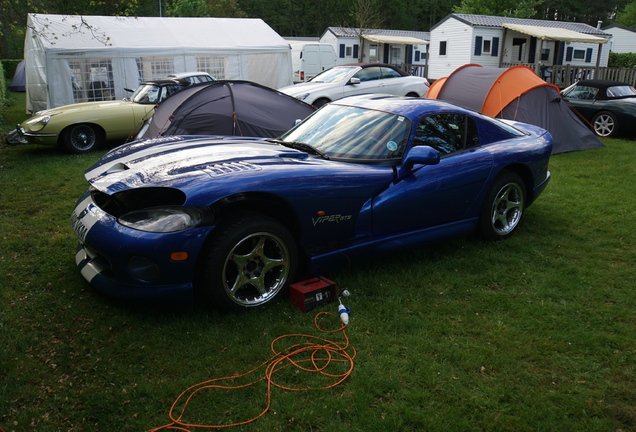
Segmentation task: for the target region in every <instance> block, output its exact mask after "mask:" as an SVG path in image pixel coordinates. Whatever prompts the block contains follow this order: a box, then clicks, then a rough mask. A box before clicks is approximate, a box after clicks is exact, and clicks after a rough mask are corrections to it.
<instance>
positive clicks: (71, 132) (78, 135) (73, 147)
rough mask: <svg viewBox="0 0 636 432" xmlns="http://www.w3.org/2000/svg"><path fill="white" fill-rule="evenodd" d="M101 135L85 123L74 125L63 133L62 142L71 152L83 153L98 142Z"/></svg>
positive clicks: (93, 147)
mask: <svg viewBox="0 0 636 432" xmlns="http://www.w3.org/2000/svg"><path fill="white" fill-rule="evenodd" d="M100 140H101V137H100V135H99V133H98V132H97V131H96V130H95V128H94V127H92V126H90V125H87V124H79V125H74V126H71V127H70V128H68V129H67V130H66V132H65V134H64V144H65V145H66V148H67V150H69V151H70V152H71V153H85V152H88V151H91V150H93V149H95V148H96V147H97V146H98V145H99V144H100Z"/></svg>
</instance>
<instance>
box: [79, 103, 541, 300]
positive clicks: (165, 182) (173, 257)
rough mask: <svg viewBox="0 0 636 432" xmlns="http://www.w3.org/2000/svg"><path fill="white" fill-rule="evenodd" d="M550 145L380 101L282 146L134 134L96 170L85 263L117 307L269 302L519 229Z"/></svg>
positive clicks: (323, 120)
mask: <svg viewBox="0 0 636 432" xmlns="http://www.w3.org/2000/svg"><path fill="white" fill-rule="evenodd" d="M551 148H552V137H551V136H550V134H549V133H548V132H547V131H545V130H543V129H541V128H538V127H536V126H531V125H527V124H522V123H516V122H507V123H504V122H502V121H499V120H495V119H492V118H490V117H486V116H484V115H481V114H479V113H477V112H473V111H470V110H466V109H464V108H461V107H458V106H455V105H451V104H448V103H445V102H442V101H435V100H428V99H419V98H405V97H393V96H380V95H368V96H354V97H350V98H345V99H341V100H339V101H336V102H333V103H331V104H328V105H325V106H324V107H322V108H321V109H320V110H318V111H316V112H314V113H313V114H312V115H310V116H309V117H308V118H306V119H305V120H304V121H303V122H301V123H299V124H298V125H297V126H295V127H294V128H293V129H291V130H290V131H289V132H287V133H285V134H284V135H283V136H281V137H279V138H278V139H256V138H245V137H240V138H239V137H213V136H173V137H160V138H150V139H147V140H139V141H134V142H132V143H129V144H125V145H123V146H120V147H118V148H115V149H113V150H111V151H110V152H109V153H107V154H106V155H105V156H104V157H103V158H102V159H101V160H99V161H98V162H97V163H96V164H95V165H93V166H92V167H90V168H89V169H88V170H87V171H86V173H85V176H86V179H87V180H88V182H89V184H90V185H89V187H88V189H87V190H86V192H85V193H84V194H83V195H82V196H81V197H80V198H79V200H78V201H77V204H76V206H75V209H74V211H73V212H72V215H71V225H72V227H73V229H74V231H75V233H76V234H77V237H78V238H79V244H78V248H77V251H76V256H75V259H76V263H77V266H78V267H79V269H80V272H81V274H82V275H83V277H84V278H85V279H86V280H88V281H89V282H90V283H91V284H92V285H93V286H94V287H96V288H97V289H98V290H100V291H103V292H105V293H107V294H109V295H112V296H116V297H119V298H137V299H144V298H145V299H164V300H168V299H175V298H179V297H181V298H185V297H187V298H195V297H194V294H195V293H196V294H197V298H199V297H198V295H201V296H202V297H204V298H207V299H208V300H209V301H211V302H212V303H213V304H214V305H216V306H218V307H220V308H225V309H227V308H230V309H239V310H240V309H247V308H251V307H257V306H261V305H264V304H266V303H268V302H270V301H271V300H273V299H274V298H276V297H278V296H279V295H280V294H281V293H282V292H284V291H285V288H286V287H287V286H288V284H289V283H290V282H293V281H295V280H298V279H299V278H301V277H309V276H313V275H321V274H324V273H325V272H329V271H332V270H334V269H336V268H338V267H341V266H345V265H348V264H350V263H352V262H356V261H359V260H362V259H365V258H369V257H374V256H378V255H379V254H386V253H391V252H395V251H399V250H404V249H405V248H409V247H414V246H418V245H422V244H424V243H428V242H434V241H440V240H443V239H447V238H450V237H454V236H460V235H468V234H471V233H473V232H477V233H480V234H481V235H482V236H483V237H484V238H486V239H490V240H497V239H503V238H506V237H508V236H510V235H511V234H512V233H513V232H514V231H515V230H516V229H517V227H518V226H519V223H520V221H521V218H522V216H523V214H524V212H525V210H526V208H527V207H528V206H529V205H530V204H532V203H533V201H534V200H535V199H536V198H537V197H538V196H539V194H540V193H541V192H542V191H543V189H544V188H545V187H546V185H547V184H548V181H549V180H550V172H549V171H548V162H549V158H550V153H551ZM184 296H185V297H184Z"/></svg>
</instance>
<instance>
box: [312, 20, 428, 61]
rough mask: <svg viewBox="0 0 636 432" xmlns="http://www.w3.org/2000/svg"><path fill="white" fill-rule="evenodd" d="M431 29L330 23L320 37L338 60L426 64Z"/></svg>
mask: <svg viewBox="0 0 636 432" xmlns="http://www.w3.org/2000/svg"><path fill="white" fill-rule="evenodd" d="M428 37H429V34H428V32H417V31H407V30H383V29H359V28H351V27H328V28H327V30H325V32H324V33H323V34H322V36H321V37H320V42H321V43H327V44H330V45H332V46H333V47H334V49H335V51H336V57H337V63H338V64H339V65H342V64H347V63H358V62H359V61H362V62H363V63H389V64H392V65H395V66H398V67H403V66H404V65H405V64H408V65H419V66H424V65H426V61H427V56H428Z"/></svg>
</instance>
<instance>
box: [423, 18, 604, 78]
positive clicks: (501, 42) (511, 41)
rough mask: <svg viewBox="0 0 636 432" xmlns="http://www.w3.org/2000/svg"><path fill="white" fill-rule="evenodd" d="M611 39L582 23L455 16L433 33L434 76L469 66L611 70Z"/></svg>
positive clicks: (432, 71)
mask: <svg viewBox="0 0 636 432" xmlns="http://www.w3.org/2000/svg"><path fill="white" fill-rule="evenodd" d="M610 38H611V35H610V34H608V33H606V32H604V31H602V30H601V29H599V28H596V27H592V26H590V25H587V24H581V23H568V22H561V21H543V20H532V19H523V18H510V17H497V16H486V15H469V14H454V13H453V14H450V15H448V16H447V17H445V18H444V19H443V20H441V21H440V22H439V23H437V24H436V25H435V26H434V27H433V28H432V29H431V34H430V59H429V77H430V78H434V79H437V78H441V77H445V76H448V75H449V74H450V73H452V72H453V71H454V70H455V69H457V68H458V67H460V66H463V65H465V64H470V63H473V64H479V65H481V66H484V67H501V65H502V64H504V63H505V64H526V65H532V64H540V65H541V66H542V68H544V69H545V70H546V71H547V70H548V68H549V67H550V66H553V65H562V64H571V65H574V66H594V65H597V66H607V60H608V52H609V49H607V48H605V49H603V45H604V44H606V43H607V42H608V41H609V40H610Z"/></svg>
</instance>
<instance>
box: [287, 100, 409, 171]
mask: <svg viewBox="0 0 636 432" xmlns="http://www.w3.org/2000/svg"><path fill="white" fill-rule="evenodd" d="M410 130H411V122H410V120H409V119H407V118H406V117H404V116H401V115H396V114H392V113H387V112H382V111H374V110H369V109H365V108H359V107H351V106H341V105H335V104H330V105H325V106H324V107H323V108H321V109H320V110H318V111H316V112H315V113H314V114H312V115H311V116H310V117H308V118H307V119H306V120H305V121H304V122H302V123H301V124H299V125H298V126H296V127H295V128H294V129H292V130H290V131H289V132H287V133H286V134H285V135H283V136H282V137H281V140H282V141H288V142H294V143H303V144H308V145H310V146H312V147H313V148H315V149H316V150H317V151H318V152H320V153H322V154H324V155H325V156H327V157H328V158H330V159H356V160H361V159H362V160H370V161H377V160H387V159H399V158H401V157H402V154H403V153H404V148H405V147H406V143H407V140H408V136H409V131H410Z"/></svg>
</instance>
